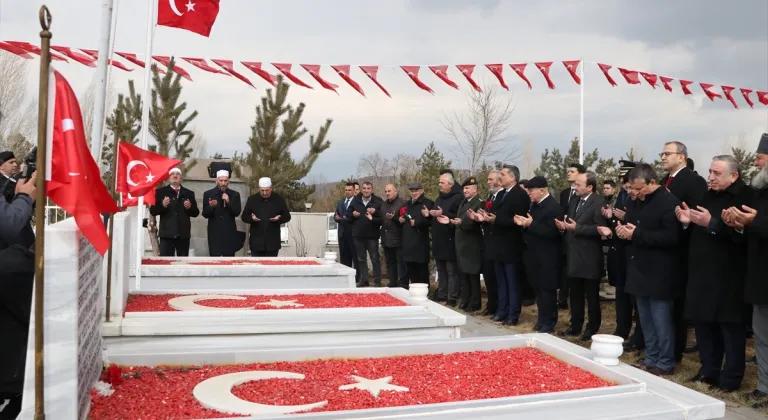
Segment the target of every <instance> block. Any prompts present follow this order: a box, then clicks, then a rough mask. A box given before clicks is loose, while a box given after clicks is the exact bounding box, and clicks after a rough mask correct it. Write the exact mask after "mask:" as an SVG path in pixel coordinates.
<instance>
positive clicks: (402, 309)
mask: <svg viewBox="0 0 768 420" xmlns="http://www.w3.org/2000/svg"><path fill="white" fill-rule="evenodd" d="M141 293H142V294H166V293H168V292H161V291H142V292H141ZM173 293H174V294H205V295H210V294H214V295H230V296H231V295H264V294H268V295H292V294H296V293H297V291H296V290H204V291H199V290H181V291H174V292H173ZM298 293H301V294H328V293H357V294H388V295H390V296H393V297H395V298H397V299H400V300H402V301H404V302H405V303H407V304H408V305H407V306H390V307H372V308H329V309H302V308H297V309H266V310H264V309H262V310H250V309H230V308H226V309H219V310H216V309H211V308H206V309H202V310H189V311H177V312H126V313H125V316H124V317H123V318H121V319H116V320H115V321H114V322H113V323H111V325H109V326H108V327H106V326H105V328H104V329H103V334H104V344H105V349H106V352H107V354H109V357H110V358H117V359H119V358H120V357H122V355H125V354H139V353H141V354H145V355H148V356H151V357H166V358H167V359H166V360H167V363H178V362H179V360H181V359H183V358H185V357H187V355H188V354H193V353H194V354H206V353H207V352H208V351H210V350H211V349H215V350H222V351H223V350H225V349H226V350H227V351H230V352H232V353H236V352H239V351H245V350H248V349H252V348H256V347H258V348H270V347H271V348H279V347H293V346H314V345H328V344H330V343H333V344H342V343H359V342H375V341H388V340H403V341H405V340H422V339H425V338H430V339H452V338H460V337H461V330H460V327H461V326H463V325H465V324H466V321H467V318H466V316H465V315H462V314H460V313H458V312H456V311H453V310H451V309H449V308H446V307H444V306H442V305H440V304H437V303H434V302H431V301H424V302H421V301H416V300H413V299H412V298H411V296H410V294H409V293H408V291H406V290H404V289H399V288H393V289H385V288H364V289H351V290H339V289H320V290H318V289H312V290H302V291H300V292H298ZM233 298H237V297H236V296H233ZM278 300H280V299H278ZM160 355H164V356H160Z"/></svg>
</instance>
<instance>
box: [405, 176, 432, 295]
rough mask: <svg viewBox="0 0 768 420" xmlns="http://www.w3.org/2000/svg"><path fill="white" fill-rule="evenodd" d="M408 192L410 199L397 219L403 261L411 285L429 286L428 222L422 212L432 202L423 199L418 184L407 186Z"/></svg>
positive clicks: (422, 188)
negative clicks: (401, 241)
mask: <svg viewBox="0 0 768 420" xmlns="http://www.w3.org/2000/svg"><path fill="white" fill-rule="evenodd" d="M408 190H409V191H410V192H411V199H410V200H408V202H407V203H406V204H405V207H404V208H405V211H403V210H401V211H400V217H398V218H397V221H398V223H400V224H401V225H402V226H403V260H404V261H405V266H406V271H407V272H408V279H409V280H410V282H411V283H427V284H429V220H428V219H427V218H426V217H424V215H423V214H422V210H423V209H424V207H426V208H427V209H431V208H432V207H433V206H434V202H432V200H430V199H429V198H427V197H424V186H423V185H422V184H421V183H420V182H415V183H413V184H411V185H409V186H408Z"/></svg>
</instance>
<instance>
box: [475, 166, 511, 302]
mask: <svg viewBox="0 0 768 420" xmlns="http://www.w3.org/2000/svg"><path fill="white" fill-rule="evenodd" d="M500 179H501V172H500V171H497V170H493V171H491V172H489V173H488V179H487V180H486V182H487V184H488V192H489V193H490V194H491V195H490V196H489V197H488V199H487V200H485V206H484V207H481V208H480V210H486V211H488V212H491V213H493V211H494V210H493V208H494V207H495V206H497V205H498V203H499V202H501V197H503V195H504V194H503V193H501V180H500ZM468 213H469V217H471V218H472V220H475V221H476V220H477V216H476V212H475V211H468ZM480 226H481V227H482V228H483V283H485V297H486V299H487V301H486V302H485V311H483V315H486V316H494V315H496V310H497V309H498V308H499V288H498V284H497V283H496V268H495V266H494V263H493V246H492V244H491V232H490V230H491V226H490V225H488V224H486V223H482V224H481V225H480Z"/></svg>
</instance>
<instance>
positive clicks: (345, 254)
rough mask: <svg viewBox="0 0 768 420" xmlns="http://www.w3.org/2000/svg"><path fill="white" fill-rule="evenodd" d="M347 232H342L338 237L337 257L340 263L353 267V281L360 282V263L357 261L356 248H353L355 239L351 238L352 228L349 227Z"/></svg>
mask: <svg viewBox="0 0 768 420" xmlns="http://www.w3.org/2000/svg"><path fill="white" fill-rule="evenodd" d="M349 230H350V232H349V233H346V232H345V233H344V235H342V236H341V237H340V238H339V258H340V259H341V263H342V264H344V265H346V266H347V267H352V268H354V269H355V282H357V283H359V282H360V264H359V263H358V261H357V249H356V248H355V240H354V239H352V232H351V230H352V228H349Z"/></svg>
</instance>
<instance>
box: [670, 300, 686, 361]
mask: <svg viewBox="0 0 768 420" xmlns="http://www.w3.org/2000/svg"><path fill="white" fill-rule="evenodd" d="M672 322H673V323H674V324H675V360H676V361H678V362H679V361H681V360H683V352H684V351H685V347H686V346H687V345H688V325H689V323H688V321H687V320H686V319H685V297H682V298H678V299H675V302H674V306H673V307H672Z"/></svg>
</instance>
